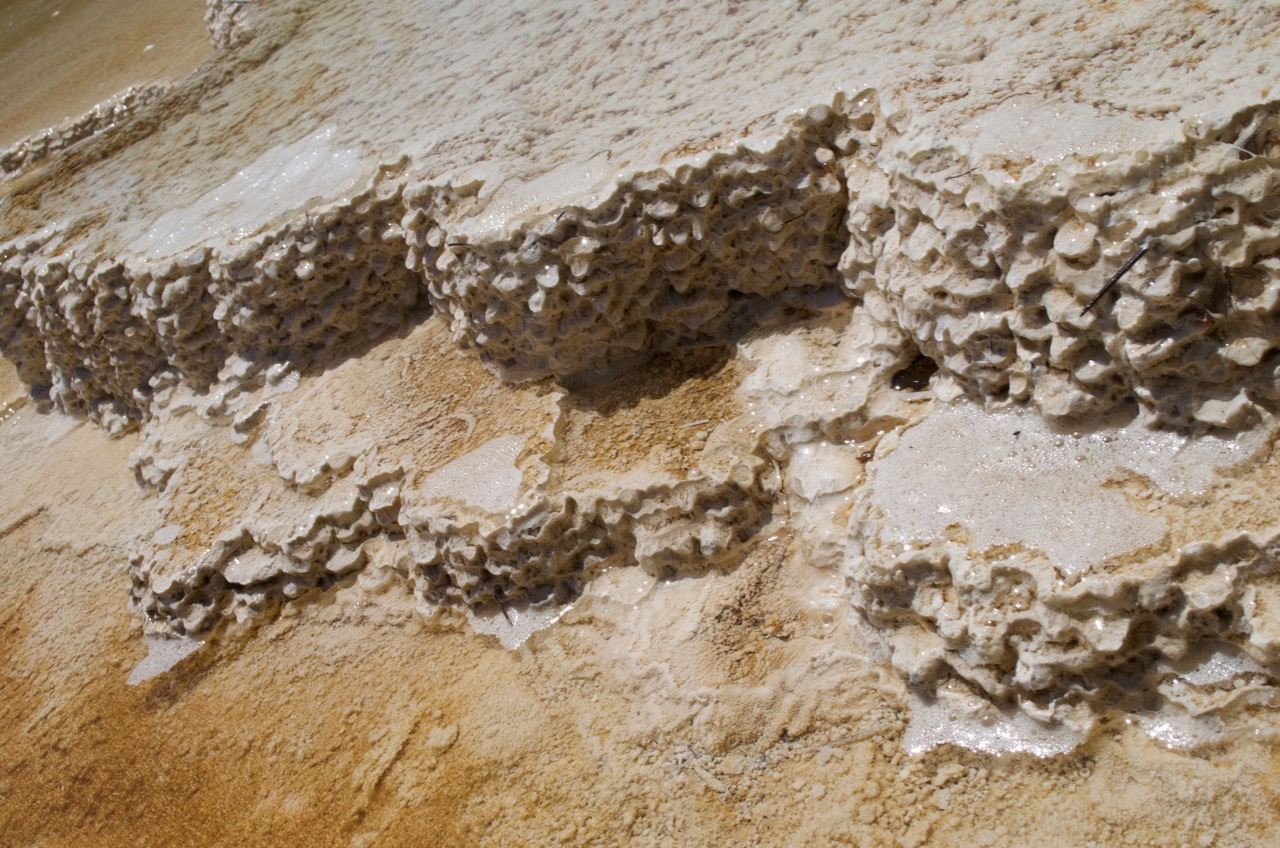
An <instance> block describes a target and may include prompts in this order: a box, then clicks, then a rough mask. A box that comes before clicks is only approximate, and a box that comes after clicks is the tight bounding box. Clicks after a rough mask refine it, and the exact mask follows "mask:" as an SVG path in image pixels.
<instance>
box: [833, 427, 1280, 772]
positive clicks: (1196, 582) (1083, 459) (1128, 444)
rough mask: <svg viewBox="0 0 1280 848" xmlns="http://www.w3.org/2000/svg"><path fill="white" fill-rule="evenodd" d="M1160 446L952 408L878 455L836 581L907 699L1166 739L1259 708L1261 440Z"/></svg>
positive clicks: (1272, 624)
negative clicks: (1117, 724) (1147, 719)
mask: <svg viewBox="0 0 1280 848" xmlns="http://www.w3.org/2000/svg"><path fill="white" fill-rule="evenodd" d="M1166 436H1168V434H1154V435H1153V434H1150V433H1148V432H1145V431H1142V430H1140V429H1136V428H1135V426H1134V425H1130V426H1129V427H1127V428H1115V427H1110V428H1105V429H1102V430H1099V431H1097V432H1095V433H1088V434H1081V433H1071V432H1055V431H1054V430H1052V429H1050V428H1049V427H1048V426H1047V425H1046V424H1045V422H1044V421H1042V420H1041V419H1040V418H1039V417H1037V416H1035V415H1034V414H1032V413H1029V412H1026V411H1019V412H1009V413H997V414H991V413H987V412H984V411H982V410H981V409H980V408H978V407H975V406H971V405H968V404H959V405H954V406H945V407H942V408H941V409H938V410H936V411H933V412H931V413H930V414H928V415H927V416H926V417H924V418H923V420H922V421H921V422H920V423H918V424H916V425H914V426H912V427H909V428H905V429H902V430H900V431H895V432H894V433H893V434H892V436H889V437H886V438H885V439H884V440H882V441H881V443H880V446H879V448H878V450H877V454H878V455H877V459H876V461H875V462H873V463H871V464H870V465H869V466H868V480H867V483H866V484H865V485H864V486H863V487H861V488H860V489H859V490H858V492H857V494H856V496H855V499H854V500H855V504H854V507H853V510H852V518H851V521H850V526H849V534H848V537H847V538H848V540H849V542H848V552H847V558H846V561H845V572H846V575H847V577H848V580H849V586H850V588H851V590H852V593H853V599H854V604H855V606H857V607H858V608H859V609H860V610H862V611H863V613H864V614H865V615H866V617H867V619H868V621H869V622H870V623H871V624H872V625H873V626H875V627H876V628H877V630H878V631H879V632H880V633H882V634H884V635H885V637H886V639H887V643H888V645H889V647H890V649H891V651H892V661H893V663H894V665H895V666H896V667H898V668H899V669H900V670H901V671H902V672H903V674H904V675H906V676H907V677H908V679H909V680H910V681H911V682H912V684H913V685H915V686H917V687H919V688H920V690H921V691H922V692H926V693H930V694H933V693H936V692H937V691H938V690H939V689H947V688H950V687H951V684H953V683H956V682H959V683H961V684H963V686H964V687H967V688H968V689H969V690H970V691H971V692H976V693H978V694H979V695H980V696H981V697H982V698H983V699H987V700H988V701H990V702H991V703H994V704H996V705H1013V704H1016V705H1017V706H1018V707H1020V708H1021V709H1022V710H1024V711H1025V712H1027V713H1029V714H1031V715H1032V716H1034V717H1036V718H1037V719H1039V720H1040V721H1041V722H1042V723H1044V724H1045V725H1047V726H1053V725H1057V724H1060V723H1062V722H1063V721H1066V722H1067V723H1068V724H1072V725H1075V726H1076V727H1077V729H1078V730H1085V731H1087V729H1088V726H1089V724H1090V723H1091V722H1092V721H1093V720H1094V719H1095V718H1096V715H1097V713H1096V710H1097V709H1100V708H1102V707H1105V706H1110V705H1116V704H1118V705H1121V706H1123V707H1125V708H1127V709H1130V710H1133V711H1136V712H1139V713H1142V714H1148V713H1152V714H1157V715H1164V716H1165V719H1164V720H1177V717H1178V716H1182V717H1183V718H1184V719H1186V718H1189V717H1196V716H1204V715H1212V714H1216V713H1218V712H1219V711H1221V710H1223V709H1226V708H1228V707H1241V706H1247V705H1251V704H1266V705H1272V704H1273V703H1274V701H1275V698H1276V695H1277V690H1276V686H1275V684H1276V679H1277V678H1276V671H1277V668H1278V667H1280V653H1277V649H1278V646H1280V642H1277V639H1276V632H1277V627H1280V621H1277V619H1276V618H1275V609H1276V608H1277V603H1278V602H1280V598H1277V597H1275V592H1276V586H1275V585H1273V584H1274V577H1273V575H1274V573H1275V570H1276V566H1277V558H1276V550H1277V548H1276V545H1277V543H1278V542H1280V535H1277V528H1276V527H1275V516H1274V513H1273V512H1272V511H1271V510H1270V509H1268V507H1267V506H1266V504H1267V502H1269V501H1270V499H1271V496H1270V495H1269V494H1266V493H1268V492H1271V491H1274V489H1273V487H1274V486H1275V485H1276V482H1277V481H1276V466H1275V459H1274V456H1273V453H1272V444H1271V442H1272V438H1271V435H1270V431H1263V432H1256V433H1250V434H1248V435H1247V436H1245V437H1236V438H1233V439H1211V438H1202V439H1200V440H1198V441H1192V442H1189V443H1186V444H1177V442H1179V441H1181V440H1180V439H1177V438H1176V437H1175V438H1172V439H1170V438H1165V437H1166ZM1255 498H1257V499H1260V501H1261V504H1262V505H1261V506H1260V508H1257V509H1246V508H1243V507H1242V505H1243V504H1247V503H1249V502H1250V501H1252V500H1253V499H1255ZM962 691H963V690H962ZM1082 704H1084V705H1087V706H1089V707H1090V709H1089V710H1085V711H1084V712H1083V713H1082V712H1081V711H1080V710H1078V709H1077V707H1079V706H1080V705H1082ZM1179 707H1180V708H1182V709H1183V710H1185V711H1186V712H1185V713H1184V712H1178V711H1177V710H1176V708H1179ZM1166 714H1170V715H1173V716H1174V719H1169V716H1168V715H1166ZM1216 721H1217V718H1216V717H1215V718H1214V719H1212V720H1211V722H1210V725H1207V726H1204V727H1200V728H1199V733H1200V737H1199V741H1204V739H1205V738H1206V735H1207V736H1212V732H1211V731H1215V730H1216V731H1220V730H1221V727H1220V726H1219V725H1217V724H1216ZM1195 730H1196V727H1195V724H1194V722H1190V723H1188V726H1187V728H1186V729H1185V732H1186V733H1187V734H1189V735H1190V736H1193V737H1194V736H1195V735H1196V734H1195V732H1194V731H1195ZM1078 738H1079V736H1077V740H1078ZM1068 747H1069V746H1068Z"/></svg>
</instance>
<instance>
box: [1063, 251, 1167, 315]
mask: <svg viewBox="0 0 1280 848" xmlns="http://www.w3.org/2000/svg"><path fill="white" fill-rule="evenodd" d="M1150 247H1151V244H1150V243H1147V244H1144V245H1143V246H1142V247H1141V248H1140V249H1139V250H1138V252H1137V253H1135V254H1133V256H1130V257H1129V261H1128V262H1126V263H1124V264H1123V265H1121V266H1120V270H1119V271H1116V272H1115V273H1114V274H1112V275H1111V279H1109V280H1107V284H1106V285H1105V286H1103V287H1102V288H1101V289H1099V290H1098V293H1097V294H1095V295H1094V296H1093V299H1092V300H1090V301H1089V302H1088V303H1086V304H1085V305H1084V309H1082V310H1080V315H1081V316H1084V315H1085V314H1086V313H1087V312H1088V311H1089V310H1090V309H1092V308H1093V307H1094V306H1096V305H1097V303H1098V301H1100V300H1102V296H1103V295H1104V294H1106V293H1107V292H1109V291H1111V287H1112V286H1114V285H1115V284H1116V283H1118V282H1120V278H1121V277H1123V276H1124V275H1125V274H1127V273H1129V269H1130V268H1132V267H1133V266H1134V265H1137V264H1138V260H1139V259H1141V258H1142V257H1143V256H1145V255H1146V253H1147V250H1148V249H1149V248H1150Z"/></svg>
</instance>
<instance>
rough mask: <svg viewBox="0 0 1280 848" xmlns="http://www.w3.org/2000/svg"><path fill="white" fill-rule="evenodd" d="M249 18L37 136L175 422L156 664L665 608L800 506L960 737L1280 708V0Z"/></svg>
mask: <svg viewBox="0 0 1280 848" xmlns="http://www.w3.org/2000/svg"><path fill="white" fill-rule="evenodd" d="M207 20H208V22H209V25H210V28H211V30H212V32H213V34H214V43H215V44H216V45H218V49H219V51H220V53H219V56H218V60H217V61H215V62H211V63H207V64H206V65H204V66H202V67H201V68H200V69H199V70H197V71H196V72H193V73H192V74H191V75H190V76H188V77H187V78H186V79H185V80H183V81H182V82H180V83H178V84H176V85H173V86H171V87H166V88H163V89H157V90H156V91H155V92H153V93H151V94H149V95H147V96H145V97H144V96H141V95H137V94H135V95H130V96H129V97H131V98H132V99H126V100H122V101H120V102H121V103H122V104H127V106H128V108H127V109H126V108H124V106H121V107H120V108H119V109H117V111H116V112H113V113H112V117H111V119H110V120H105V121H100V122H98V123H97V124H95V125H94V127H92V128H91V129H92V130H93V131H92V132H89V131H88V130H86V132H82V133H77V134H76V137H75V138H68V139H67V140H66V144H65V145H63V146H61V147H59V149H56V150H51V151H46V154H42V155H47V160H45V159H41V160H37V158H36V157H29V156H26V155H25V154H23V155H18V154H17V153H15V154H14V155H12V156H9V157H7V158H5V159H4V163H5V165H4V167H5V174H6V176H5V180H6V181H5V182H4V183H3V189H4V195H3V199H0V217H2V219H3V225H2V229H0V349H2V351H3V354H4V356H5V357H6V358H7V359H8V360H9V361H11V362H12V363H14V365H15V366H16V367H17V370H18V373H19V375H20V376H21V378H22V380H23V381H24V382H25V384H26V385H27V386H28V387H29V390H30V397H31V398H33V399H34V400H35V401H36V402H38V403H39V404H41V405H42V408H45V409H56V410H59V411H61V412H64V413H72V414H75V415H79V416H85V417H87V418H88V419H90V420H91V421H93V422H95V423H97V424H99V425H101V426H102V427H104V428H106V429H107V430H109V431H111V432H113V433H127V432H131V431H136V432H137V433H138V436H137V438H138V440H139V443H138V444H139V447H138V448H137V450H136V451H135V452H134V454H133V456H132V458H131V467H132V469H133V472H134V474H135V476H136V479H137V481H138V483H139V485H140V486H141V487H142V489H143V490H145V492H146V493H147V495H148V498H149V503H150V504H151V506H152V507H153V508H154V512H155V522H154V526H153V527H150V528H143V529H142V530H140V531H139V533H138V534H137V535H136V537H135V541H134V544H133V548H132V551H131V555H130V559H129V562H128V578H129V583H130V598H129V601H130V603H131V609H133V610H134V611H135V612H136V615H137V616H138V617H140V619H141V621H142V622H143V625H144V629H145V633H146V635H147V638H148V640H149V644H151V645H152V649H153V650H152V654H151V655H150V656H149V657H148V659H147V660H146V661H145V662H144V664H143V665H142V666H139V667H138V668H137V669H136V670H135V671H134V673H133V675H132V676H131V677H130V682H140V681H143V680H145V679H147V678H148V677H150V676H153V675H155V674H157V673H161V672H162V671H163V670H164V669H165V668H167V667H168V665H171V664H173V663H175V662H178V661H180V660H183V658H184V657H185V656H186V655H187V654H189V653H191V652H192V651H196V650H197V649H198V648H200V647H201V645H203V644H205V643H206V642H208V641H213V642H215V643H216V640H217V639H218V638H219V637H220V636H221V635H222V634H225V633H228V632H231V631H235V632H240V631H239V630H236V628H241V629H243V628H246V627H251V626H252V625H253V624H254V623H255V622H258V621H261V620H265V619H266V618H268V617H270V616H271V615H277V614H281V613H282V611H290V614H298V615H307V614H308V612H307V610H308V609H309V608H310V606H311V605H314V604H316V603H318V602H320V601H322V600H323V599H325V598H327V597H331V596H332V595H333V593H334V592H336V591H337V590H338V589H339V588H340V587H343V586H350V585H353V583H358V584H359V585H361V586H365V587H374V586H377V587H385V586H388V585H394V586H400V587H404V588H403V590H402V591H400V595H399V596H400V598H401V599H403V598H404V597H405V595H406V593H407V594H410V595H411V596H412V602H413V604H414V605H415V606H416V608H417V610H418V611H419V613H421V614H422V615H423V616H425V617H426V618H427V619H428V620H431V621H451V620H455V619H456V620H469V621H471V623H472V626H473V627H474V628H475V629H476V630H477V631H480V632H483V633H489V634H493V635H497V636H499V637H500V638H501V640H502V641H503V643H504V644H506V645H508V646H510V647H518V646H519V645H521V644H522V643H524V642H525V640H526V639H529V638H530V634H532V633H533V632H534V631H536V630H537V629H539V628H542V627H553V628H554V627H557V626H562V625H558V624H556V622H557V621H558V620H560V619H562V617H563V616H565V615H566V613H567V612H568V611H570V610H572V609H573V605H574V604H575V603H577V602H578V601H579V600H580V599H581V598H583V597H584V596H586V595H588V594H592V593H601V592H603V591H604V590H603V589H601V588H600V586H602V585H615V584H616V585H629V584H626V581H627V580H630V579H635V580H640V581H650V582H648V583H645V584H644V587H642V588H641V589H640V590H636V601H635V603H634V604H633V605H632V606H631V612H625V611H624V612H623V613H620V615H631V614H633V613H634V615H635V616H637V617H638V619H639V620H643V617H644V616H646V615H654V614H656V613H653V612H652V611H649V612H646V611H645V610H646V609H647V608H646V607H645V604H646V601H645V600H644V598H645V597H647V593H649V592H650V589H649V588H648V587H651V586H652V585H657V584H656V583H655V582H654V581H670V580H674V579H677V578H688V579H700V578H702V577H703V576H705V575H707V574H709V573H717V572H722V571H726V570H732V569H734V568H736V567H738V566H739V564H740V563H742V562H743V561H744V558H746V557H748V556H752V555H754V554H753V553H752V552H753V551H758V550H764V549H766V548H767V546H768V545H771V544H775V543H776V542H777V540H778V539H780V538H783V537H785V538H786V539H788V540H789V541H788V542H787V543H786V544H787V545H788V546H789V547H787V553H786V565H785V568H786V569H788V570H791V571H794V572H796V573H803V574H807V575H811V577H806V578H804V579H811V580H812V582H813V585H814V586H815V587H818V588H815V589H814V590H813V592H812V598H811V601H812V604H813V608H814V609H815V610H820V611H821V615H824V616H826V617H827V620H830V621H834V620H836V619H841V620H846V621H848V622H853V624H850V625H849V626H848V627H847V628H845V629H844V630H841V631H840V633H842V634H843V636H842V637H841V638H842V639H843V640H844V641H843V642H841V643H840V644H834V643H833V644H832V645H829V646H828V649H829V650H831V651H856V652H860V654H859V655H861V656H866V657H873V658H876V659H877V661H878V662H880V663H882V665H883V667H885V668H892V669H893V670H894V673H895V675H896V679H897V680H898V681H900V683H901V684H902V685H903V686H904V687H905V697H906V698H907V700H908V701H909V703H910V705H911V715H912V719H911V724H910V726H909V728H908V729H907V730H906V733H905V736H904V743H903V744H904V745H905V746H906V748H907V749H908V750H910V751H912V752H916V753H919V752H922V751H926V750H928V749H930V748H932V747H935V746H938V745H943V744H951V745H956V746H961V747H964V748H969V749H973V750H977V751H986V752H1017V751H1024V752H1031V753H1035V754H1039V755H1042V756H1049V755H1053V754H1060V753H1065V752H1068V751H1071V750H1073V749H1074V748H1075V747H1076V746H1077V745H1079V744H1081V743H1082V742H1084V741H1086V740H1088V739H1089V738H1090V734H1091V733H1094V732H1096V728H1097V727H1099V726H1100V725H1101V724H1105V723H1106V722H1109V721H1113V720H1114V718H1115V716H1117V715H1118V716H1123V717H1124V718H1126V719H1127V720H1131V721H1133V722H1136V723H1138V724H1139V725H1140V726H1141V727H1142V728H1144V729H1145V731H1146V732H1147V733H1148V734H1149V735H1150V736H1151V737H1152V738H1153V739H1156V740H1159V741H1160V742H1161V743H1162V744H1166V745H1169V746H1173V747H1178V748H1195V747H1197V746H1205V745H1209V744H1214V743H1216V742H1220V741H1222V740H1224V739H1226V738H1228V737H1230V736H1231V734H1233V733H1243V732H1253V731H1256V732H1258V733H1262V734H1267V733H1272V732H1273V731H1272V728H1273V726H1274V725H1275V723H1276V717H1277V714H1276V713H1275V711H1274V708H1275V705H1276V699H1277V697H1278V696H1280V691H1278V690H1277V684H1278V683H1280V618H1277V614H1278V613H1277V610H1280V580H1278V575H1280V518H1278V517H1277V514H1276V512H1275V510H1274V508H1273V507H1272V505H1273V504H1274V503H1275V497H1276V492H1277V491H1280V466H1277V461H1276V454H1275V451H1274V444H1273V443H1274V436H1275V432H1276V426H1275V415H1276V409H1277V402H1278V401H1280V351H1278V350H1277V347H1276V339H1277V338H1278V337H1280V226H1278V223H1277V222H1278V221H1280V168H1278V167H1277V165H1278V163H1280V90H1275V86H1276V85H1277V82H1276V81H1277V79H1280V50H1277V45H1276V37H1277V34H1280V18H1277V16H1276V10H1275V8H1274V7H1273V6H1271V5H1269V4H1266V3H1253V4H1221V5H1220V6H1214V5H1213V4H1209V5H1208V6H1204V7H1196V8H1194V9H1193V8H1192V7H1190V6H1187V7H1185V8H1184V7H1183V6H1169V5H1166V4H1162V3H1156V2H1145V0H1144V2H1132V3H1125V4H1119V5H1113V6H1099V7H1096V8H1095V7H1088V8H1084V7H1079V6H1076V5H1072V4H1048V3H1041V2H1031V0H1028V2H1020V3H990V4H974V3H955V4H950V3H940V4H926V3H917V4H902V3H898V2H878V3H859V4H845V5H840V4H827V3H820V2H804V0H801V2H796V3H780V2H769V3H750V2H736V0H735V1H734V2H730V3H728V8H727V9H721V8H719V7H716V8H715V9H712V8H711V7H710V6H705V7H704V6H696V5H695V6H688V7H680V8H674V7H668V6H667V5H665V4H635V3H612V2H603V1H602V2H594V3H582V2H576V0H575V2H557V1H556V0H547V1H546V2H538V3H516V4H515V5H510V4H508V5H505V6H503V7H501V10H499V8H498V7H496V6H495V7H493V8H489V7H487V6H484V5H483V4H478V3H471V2H464V3H459V4H452V5H449V6H442V7H440V8H435V7H431V8H419V6H418V4H411V3H396V2H385V1H384V2H376V3H375V2H366V0H352V2H342V3H336V2H334V3H300V2H285V0H281V2H274V3H268V2H260V3H249V2H227V3H222V2H218V0H211V3H210V9H209V15H208V16H207ZM354 22H358V23H354ZM98 124H101V126H98ZM40 162H46V164H40ZM779 544H780V543H779ZM762 546H765V547H762ZM628 572H634V573H635V574H636V575H643V577H635V578H626V577H622V576H620V575H622V574H624V573H628ZM371 591H372V590H371ZM380 591H381V590H380ZM628 591H630V590H628ZM384 594H385V593H384ZM371 596H372V597H380V596H379V595H377V594H376V593H375V594H373V595H371ZM592 597H595V595H592ZM833 599H834V600H833ZM385 602H386V603H391V602H390V601H385ZM121 603H124V600H123V599H122V600H121ZM601 603H603V602H601ZM654 603H656V602H654ZM623 606H624V607H625V605H623ZM762 626H763V625H762ZM833 638H834V637H833ZM205 653H208V649H206V651H205ZM203 655H204V654H201V656H203ZM813 662H815V663H816V662H818V660H817V659H814V660H813ZM442 733H443V731H442ZM445 735H447V734H445ZM454 735H455V736H456V730H455V731H454ZM440 738H441V739H443V738H445V736H440ZM450 738H452V737H450ZM449 744H452V743H451V742H450V743H449ZM446 747H447V746H446ZM706 780H709V781H715V782H719V781H720V778H716V777H714V776H713V775H710V773H707V776H706ZM715 785H716V784H715V783H708V786H711V787H712V788H713V789H714V788H715ZM721 788H722V789H723V788H724V785H723V784H721ZM725 791H728V790H727V789H726V790H725Z"/></svg>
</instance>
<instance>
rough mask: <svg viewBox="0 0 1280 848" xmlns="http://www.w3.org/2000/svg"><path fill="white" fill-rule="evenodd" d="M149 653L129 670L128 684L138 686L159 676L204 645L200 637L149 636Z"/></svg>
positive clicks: (147, 638) (147, 639)
mask: <svg viewBox="0 0 1280 848" xmlns="http://www.w3.org/2000/svg"><path fill="white" fill-rule="evenodd" d="M146 641H147V655H146V656H145V657H143V658H142V659H141V660H140V661H139V662H138V664H137V665H135V666H134V667H133V670H132V671H130V672H129V679H128V681H127V682H128V684H129V685H130V686H137V685H138V684H139V683H143V682H145V681H147V680H150V679H151V678H153V677H158V676H160V675H162V674H164V673H165V672H167V671H169V670H170V669H172V668H173V667H174V666H176V665H177V664H178V663H180V662H182V661H183V660H185V659H186V658H187V657H189V656H191V655H192V654H194V653H195V652H196V651H198V650H200V649H201V648H202V647H204V642H203V641H202V640H200V639H186V638H183V637H180V636H148V637H146Z"/></svg>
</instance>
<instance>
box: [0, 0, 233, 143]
mask: <svg viewBox="0 0 1280 848" xmlns="http://www.w3.org/2000/svg"><path fill="white" fill-rule="evenodd" d="M203 14H204V3H202V2H199V0H147V2H145V3H139V2H136V0H134V1H131V0H9V2H6V3H3V4H0V148H4V147H8V146H9V145H11V144H15V143H17V142H19V141H22V140H23V139H25V138H29V137H31V136H34V135H37V134H39V133H40V132H41V131H43V130H45V129H48V128H49V127H53V126H57V125H58V124H60V123H62V122H63V121H65V120H68V119H71V118H78V117H80V116H81V115H83V114H86V113H87V112H89V111H90V110H91V109H93V107H94V106H96V105H97V104H99V103H101V102H102V101H104V100H106V99H108V98H109V97H112V96H113V95H115V94H118V93H119V92H121V91H123V90H124V89H126V88H128V87H129V86H131V85H146V84H149V83H156V82H169V81H171V80H175V79H177V78H179V77H181V76H182V75H183V74H185V73H186V72H187V71H189V70H191V69H192V68H194V67H195V66H196V65H198V64H199V63H200V62H201V61H203V60H204V59H205V57H207V56H209V55H210V54H211V53H212V47H211V45H210V44H209V33H208V30H206V29H205V26H204V23H203V21H202V15H203Z"/></svg>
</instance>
